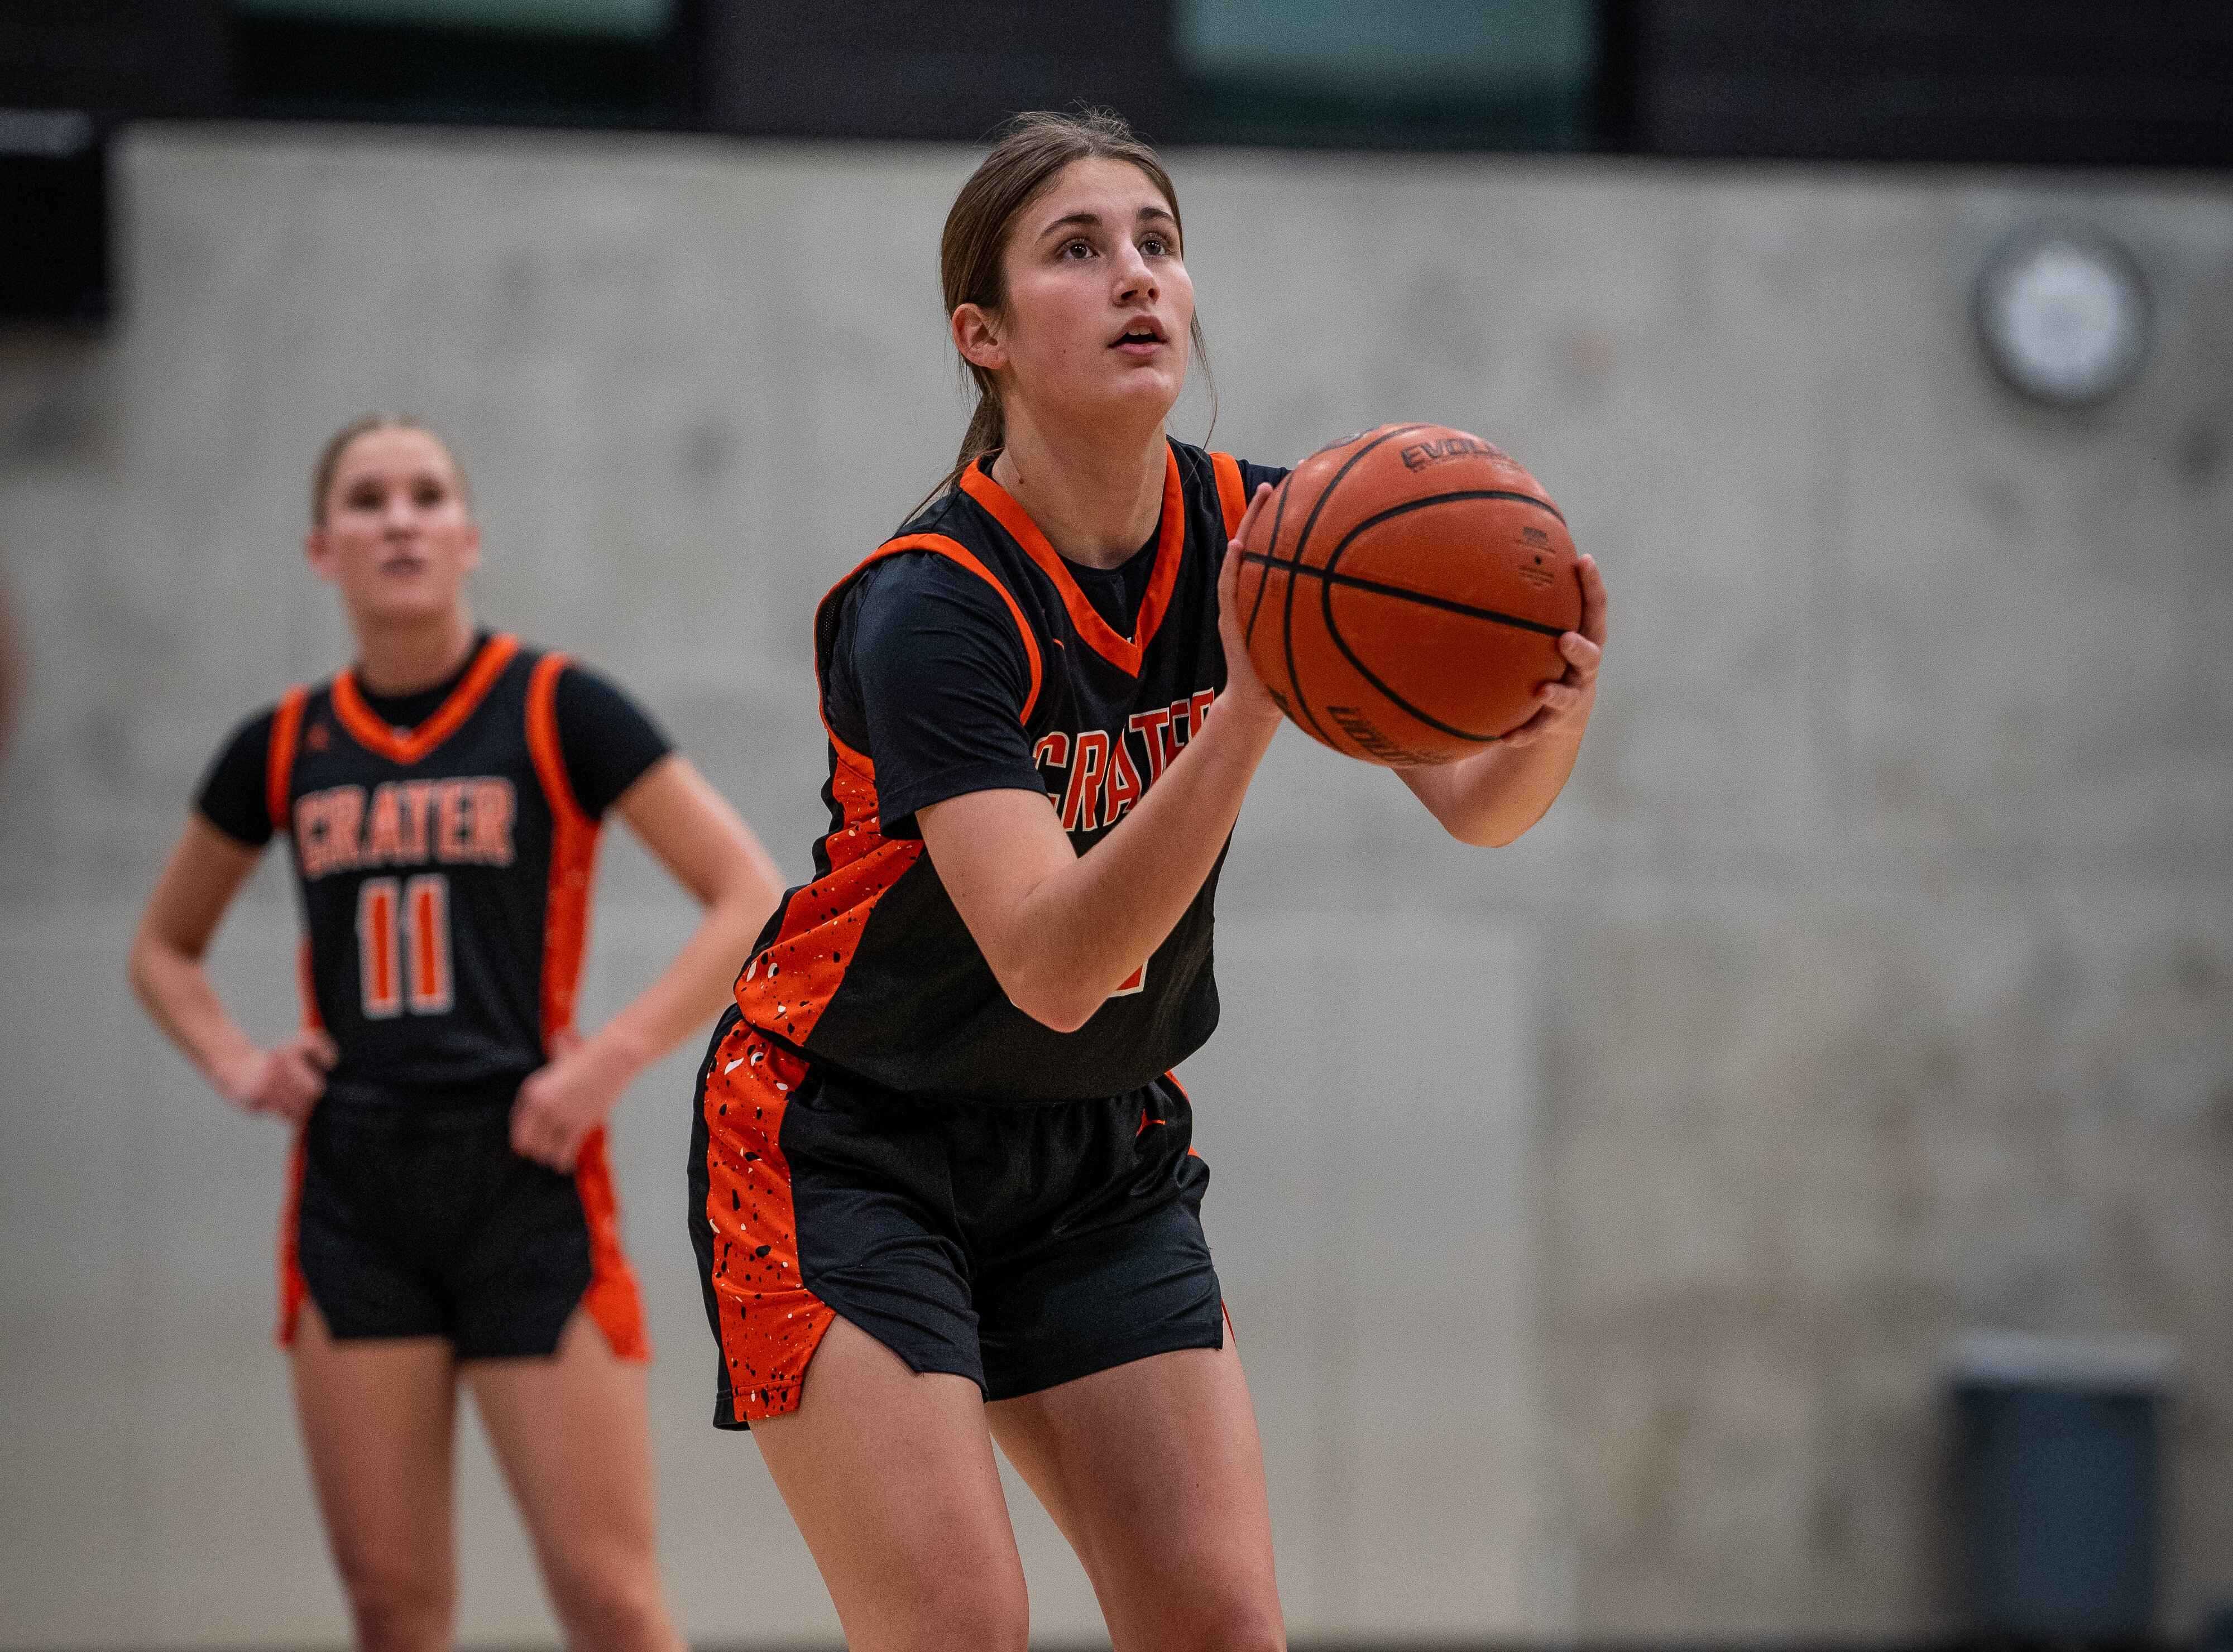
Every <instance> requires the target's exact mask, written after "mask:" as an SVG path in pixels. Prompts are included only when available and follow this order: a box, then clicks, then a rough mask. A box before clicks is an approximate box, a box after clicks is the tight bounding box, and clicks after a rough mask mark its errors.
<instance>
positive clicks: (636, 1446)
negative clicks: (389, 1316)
mask: <svg viewBox="0 0 2233 1652" xmlns="http://www.w3.org/2000/svg"><path fill="white" fill-rule="evenodd" d="M460 1369H462V1370H463V1372H464V1373H465V1381H466V1382H468V1383H470V1384H471V1385H472V1390H473V1399H474V1402H475V1403H477V1404H478V1405H479V1407H480V1411H481V1418H482V1421H484V1423H485V1424H486V1426H487V1428H488V1436H489V1446H490V1448H491V1449H492V1451H493V1452H494V1453H495V1454H496V1458H497V1461H498V1466H499V1467H502V1468H503V1470H504V1474H505V1480H506V1481H507V1482H508V1483H509V1484H510V1486H511V1491H512V1495H513V1496H514V1497H515V1498H517V1499H518V1502H519V1506H520V1512H521V1515H522V1516H523V1518H524V1519H525V1520H526V1522H527V1528H528V1531H529V1533H530V1534H531V1536H532V1537H533V1538H534V1539H535V1541H536V1545H537V1548H538V1549H541V1550H543V1551H544V1552H545V1553H546V1554H547V1555H548V1556H549V1557H550V1558H551V1559H553V1560H557V1559H559V1558H563V1557H566V1556H569V1555H575V1554H578V1553H583V1552H586V1551H598V1552H601V1553H609V1552H615V1551H617V1552H624V1553H627V1554H629V1555H632V1556H636V1557H639V1558H641V1559H642V1560H644V1561H645V1562H646V1563H647V1564H648V1562H649V1561H650V1560H651V1558H652V1555H653V1551H654V1542H655V1533H654V1526H655V1519H656V1514H655V1506H654V1493H653V1487H652V1472H651V1423H650V1417H649V1410H648V1389H647V1380H646V1368H645V1367H644V1365H643V1364H642V1363H641V1362H640V1361H630V1360H623V1359H622V1358H620V1357H619V1356H616V1355H615V1353H614V1352H613V1350H612V1346H611V1344H610V1343H609V1342H607V1341H606V1339H605V1337H604V1335H603V1333H602V1332H601V1331H600V1330H598V1328H597V1326H596V1322H595V1321H594V1320H592V1319H591V1318H590V1317H589V1314H588V1313H587V1312H585V1311H582V1310H579V1309H577V1310H576V1311H575V1313H574V1317H573V1318H572V1319H571V1320H570V1321H569V1322H568V1324H567V1326H566V1329H565V1330H564V1332H563V1334H562V1335H561V1336H560V1337H559V1339H558V1346H557V1350H556V1351H555V1352H554V1353H552V1354H550V1356H547V1357H544V1358H522V1359H476V1360H471V1361H468V1362H467V1363H465V1365H464V1366H462V1367H461V1368H460Z"/></svg>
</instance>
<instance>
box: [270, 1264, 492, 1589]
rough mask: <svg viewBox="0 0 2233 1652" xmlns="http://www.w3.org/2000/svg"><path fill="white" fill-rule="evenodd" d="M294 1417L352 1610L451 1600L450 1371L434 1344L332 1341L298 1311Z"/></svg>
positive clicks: (309, 1310)
mask: <svg viewBox="0 0 2233 1652" xmlns="http://www.w3.org/2000/svg"><path fill="white" fill-rule="evenodd" d="M293 1364H294V1379H295V1410H296V1416H297V1418H298V1419H299V1420H300V1422H301V1425H302V1430H303V1447H304V1448H305V1450H306V1452H307V1453H308V1454H309V1461H310V1478H311V1481H312V1483H313V1485H314V1486H315V1487H316V1491H317V1496H318V1506H319V1508H320V1509H321V1511H322V1512H323V1513H324V1515H325V1520H326V1531H327V1534H328V1536H329V1538H330V1539H331V1541H332V1545H333V1550H334V1557H335V1561H336V1562H337V1563H338V1564H339V1565H340V1567H341V1571H342V1581H343V1583H344V1584H346V1585H347V1586H348V1590H349V1594H350V1597H351V1599H352V1601H353V1602H354V1603H356V1604H357V1605H358V1606H359V1607H360V1609H361V1608H362V1607H364V1606H365V1605H367V1604H368V1603H371V1604H374V1605H377V1604H380V1603H383V1602H386V1603H395V1604H397V1605H398V1606H399V1609H403V1608H407V1607H409V1605H410V1604H411V1603H414V1602H415V1603H418V1605H419V1606H420V1607H423V1608H424V1609H426V1610H435V1609H436V1608H438V1607H439V1609H440V1610H442V1611H443V1612H444V1613H446V1610H447V1603H448V1600H449V1597H450V1596H451V1594H452V1579H453V1576H454V1562H453V1560H452V1541H451V1493H450V1485H451V1465H452V1454H453V1449H454V1446H453V1442H454V1439H455V1424H456V1410H457V1374H456V1368H455V1365H454V1364H453V1363H452V1359H451V1355H450V1347H449V1344H448V1343H446V1342H444V1341H443V1340H442V1339H441V1338H440V1337H368V1338H361V1339H356V1338H353V1339H349V1340H347V1341H339V1342H337V1341H335V1339H334V1337H333V1336H332V1335H331V1333H330V1332H329V1330H328V1329H327V1326H326V1322H325V1319H324V1317H322V1315H321V1314H320V1312H319V1311H318V1308H317V1305H316V1304H315V1303H306V1304H304V1305H303V1317H302V1319H301V1321H300V1323H299V1324H298V1325H297V1327H296V1336H295V1342H294V1362H293Z"/></svg>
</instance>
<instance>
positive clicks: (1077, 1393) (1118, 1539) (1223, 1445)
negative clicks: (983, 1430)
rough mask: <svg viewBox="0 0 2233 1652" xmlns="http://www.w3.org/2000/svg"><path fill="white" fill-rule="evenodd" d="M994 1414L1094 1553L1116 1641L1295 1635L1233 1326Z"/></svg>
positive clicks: (1013, 1451)
mask: <svg viewBox="0 0 2233 1652" xmlns="http://www.w3.org/2000/svg"><path fill="white" fill-rule="evenodd" d="M987 1414H988V1415H989V1417H990V1420H991V1422H992V1429H993V1437H994V1438H995V1439H997V1440H998V1441H999V1442H1000V1448H1001V1449H1002V1450H1003V1451H1005V1452H1006V1453H1007V1454H1008V1458H1009V1460H1010V1461H1012V1462H1013V1463H1014V1464H1015V1465H1016V1468H1017V1470H1018V1472H1019V1473H1021V1474H1022V1475H1023V1477H1024V1479H1025V1481H1026V1482H1027V1483H1028V1484H1029V1485H1030V1486H1031V1487H1032V1491H1033V1492H1034V1493H1037V1494H1038V1498H1039V1500H1040V1501H1041V1502H1043V1503H1044V1504H1045V1505H1046V1507H1047V1511H1048V1512H1049V1513H1051V1514H1052V1515H1053V1516H1054V1519H1055V1522H1056V1524H1057V1525H1059V1526H1060V1527H1061V1528H1062V1531H1063V1534H1064V1536H1065V1537H1066V1538H1069V1539H1070V1542H1071V1547H1072V1548H1074V1549H1076V1550H1077V1556H1078V1558H1079V1559H1080V1560H1081V1561H1082V1562H1083V1563H1084V1566H1085V1569H1086V1572H1087V1575H1088V1576H1089V1577H1091V1579H1092V1580H1093V1587H1094V1592H1095V1594H1096V1596H1097V1597H1098V1598H1099V1600H1100V1602H1101V1610H1102V1613H1103V1616H1105V1617H1106V1618H1107V1619H1108V1622H1109V1632H1110V1637H1111V1639H1112V1640H1113V1642H1114V1643H1115V1645H1116V1647H1117V1649H1118V1652H1131V1649H1141V1652H1145V1649H1149V1648H1154V1649H1185V1648H1191V1647H1204V1648H1207V1647H1216V1648H1219V1649H1221V1652H1239V1649H1256V1648H1273V1647H1279V1646H1283V1645H1284V1644H1285V1643H1286V1632H1285V1629H1284V1628H1283V1626H1282V1620H1281V1617H1280V1612H1279V1585H1278V1584H1277V1582H1276V1580H1275V1578H1274V1576H1273V1565H1272V1517H1271V1509H1270V1506H1269V1504H1268V1502H1267V1500H1266V1494H1265V1489H1264V1457H1263V1450H1262V1447H1261V1446H1260V1443H1259V1441H1258V1438H1257V1434H1256V1416H1255V1410H1254V1408H1253V1405H1252V1404H1251V1403H1250V1401H1249V1397H1248V1384H1247V1379H1246V1378H1245V1377H1244V1376H1242V1375H1241V1370H1240V1356H1239V1355H1238V1354H1237V1352H1236V1351H1235V1350H1234V1346H1233V1343H1232V1339H1231V1338H1230V1337H1227V1339H1226V1343H1225V1346H1224V1347H1222V1348H1217V1349H1208V1348H1196V1349H1181V1350H1175V1351H1174V1352H1171V1353H1167V1354H1156V1355H1153V1356H1149V1357H1148V1358H1146V1359H1139V1360H1134V1361H1132V1362H1131V1363H1129V1364H1124V1365H1118V1366H1115V1367H1112V1368H1110V1369H1108V1370H1104V1371H1097V1372H1096V1373H1094V1374H1093V1375H1092V1376H1084V1377H1080V1378H1078V1379H1077V1381H1075V1382H1064V1383H1062V1384H1060V1385H1059V1386H1058V1387H1055V1388H1051V1389H1042V1390H1040V1391H1039V1392H1038V1393H1036V1394H1027V1395H1022V1396H1021V1397H1019V1398H1017V1399H1012V1400H1002V1401H999V1402H997V1403H995V1404H993V1405H992V1406H990V1407H988V1408H987Z"/></svg>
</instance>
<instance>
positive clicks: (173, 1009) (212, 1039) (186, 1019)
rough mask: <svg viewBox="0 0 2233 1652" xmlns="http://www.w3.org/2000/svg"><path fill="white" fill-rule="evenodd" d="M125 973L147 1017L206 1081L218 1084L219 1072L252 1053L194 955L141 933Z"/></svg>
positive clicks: (254, 1049) (220, 1085)
mask: <svg viewBox="0 0 2233 1652" xmlns="http://www.w3.org/2000/svg"><path fill="white" fill-rule="evenodd" d="M129 973H130V976H131V979H132V990H133V993H134V994H135V995H136V996H137V997H138V998H139V999H140V1004H141V1005H143V1006H145V1008H146V1011H147V1014H148V1016H149V1017H150V1018H152V1019H153V1021H154V1023H155V1024H156V1025H157V1026H158V1027H159V1028H160V1029H161V1030H162V1032H163V1036H164V1037H167V1038H168V1039H169V1040H170V1041H171V1042H172V1043H173V1044H176V1045H177V1046H178V1048H179V1052H180V1053H181V1054H182V1055H184V1056H185V1057H186V1059H187V1060H189V1061H191V1062H192V1063H194V1065H195V1066H196V1067H198V1068H199V1069H200V1070H201V1073H202V1076H204V1077H205V1078H206V1079H208V1080H209V1082H210V1083H212V1085H215V1086H217V1087H218V1088H219V1089H223V1087H224V1086H223V1080H222V1077H221V1075H222V1074H223V1073H224V1072H225V1070H228V1069H229V1068H232V1067H237V1066H238V1064H239V1063H242V1062H244V1061H247V1060H252V1059H253V1058H254V1057H256V1055H257V1053H258V1052H257V1046H256V1041H255V1040H254V1039H252V1038H251V1037H249V1036H248V1034H247V1033H246V1032H244V1031H242V1029H241V1026H240V1024H239V1023H238V1022H237V1021H235V1020H234V1019H233V1018H232V1017H231V1015H229V1014H227V1013H226V1011H225V1004H224V1001H223V1000H222V999H220V998H218V995H217V989H216V988H215V987H214V986H212V985H210V979H209V974H208V972H206V971H205V970H204V969H203V968H202V965H201V960H200V959H198V958H193V957H190V956H188V955H187V954H186V953H182V952H180V951H179V950H178V949H177V948H176V947H174V946H168V945H166V943H165V942H163V941H161V940H157V939H156V938H154V937H153V936H151V935H147V934H146V933H142V934H141V935H140V936H139V937H138V938H137V939H136V940H134V941H133V944H132V959H131V965H130V968H129Z"/></svg>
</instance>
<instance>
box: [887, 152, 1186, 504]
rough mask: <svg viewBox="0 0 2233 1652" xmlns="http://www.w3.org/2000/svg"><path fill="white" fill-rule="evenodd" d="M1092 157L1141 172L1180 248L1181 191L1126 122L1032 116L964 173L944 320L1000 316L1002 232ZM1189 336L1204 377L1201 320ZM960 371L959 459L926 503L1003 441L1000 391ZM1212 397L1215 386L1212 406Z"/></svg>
mask: <svg viewBox="0 0 2233 1652" xmlns="http://www.w3.org/2000/svg"><path fill="white" fill-rule="evenodd" d="M1090 159H1103V160H1122V161H1127V162H1129V163H1130V164H1131V165H1132V166H1137V167H1138V168H1139V169H1140V170H1141V171H1142V172H1145V173H1146V174H1147V175H1148V179H1149V182H1151V183H1153V184H1154V185H1155V186H1156V189H1157V190H1159V191H1160V192H1162V197H1163V199H1164V200H1165V201H1166V202H1167V203H1169V206H1170V209H1171V218H1172V220H1173V222H1174V223H1175V224H1177V225H1178V232H1179V241H1180V244H1181V245H1182V246H1183V245H1184V244H1185V241H1186V225H1185V224H1184V223H1183V222H1182V221H1181V220H1180V218H1179V193H1178V191H1177V190H1176V189H1175V187H1173V185H1172V184H1171V175H1170V173H1169V172H1167V171H1165V170H1164V168H1163V163H1162V159H1160V158H1158V157H1157V155H1156V152H1155V151H1154V150H1153V149H1152V148H1150V147H1149V146H1148V145H1147V144H1145V143H1143V142H1142V141H1141V140H1140V139H1139V138H1138V136H1137V135H1136V134H1135V133H1134V132H1133V131H1132V128H1131V127H1130V126H1128V125H1126V124H1125V121H1124V118H1123V116H1122V115H1120V114H1115V113H1113V112H1112V111H1110V110H1107V109H1084V110H1081V111H1079V112H1078V113H1077V114H1057V113H1055V112H1053V111H1051V110H1046V109H1038V110H1034V111H1032V113H1030V114H1019V115H1018V116H1017V117H1016V118H1015V119H1014V120H1011V121H1009V122H1008V124H1007V126H1006V127H1005V128H1003V129H1002V132H1001V135H1000V139H999V142H997V143H995V144H994V145H993V148H992V152H991V153H989V154H987V155H986V157H985V159H983V160H982V161H980V162H979V163H978V166H977V170H976V171H975V172H972V173H970V175H969V181H968V182H967V183H966V184H964V185H962V186H961V192H960V194H958V195H956V196H955V197H954V206H953V209H952V210H951V211H948V212H947V215H946V232H945V234H944V235H943V236H941V237H940V239H939V244H938V273H939V282H940V285H941V287H942V288H943V289H944V291H945V295H946V313H947V315H953V314H954V311H955V310H957V309H960V308H961V306H962V305H964V304H975V305H977V306H978V307H979V308H980V309H986V310H991V311H995V312H997V311H998V310H999V308H1000V302H1001V301H1002V299H1004V298H1005V297H1006V296H1007V295H1006V288H1005V286H1004V285H1003V283H1002V282H1001V279H1000V262H1001V255H1002V254H1003V253H1005V252H1006V250H1007V246H1008V231H1010V229H1011V228H1012V226H1013V225H1014V224H1015V220H1016V215H1017V214H1018V213H1019V212H1021V211H1023V210H1024V208H1025V206H1026V205H1029V204H1030V202H1031V200H1032V197H1033V196H1035V195H1037V194H1038V192H1040V191H1041V190H1042V189H1045V187H1046V186H1047V185H1048V184H1050V183H1051V182H1052V181H1053V180H1054V179H1055V177H1056V175H1057V174H1058V173H1059V172H1061V171H1062V169H1063V168H1064V167H1065V166H1069V165H1070V164H1071V162H1072V161H1074V160H1090ZM1191 337H1192V339H1193V341H1194V352H1195V359H1196V360H1198V361H1201V365H1202V371H1203V373H1204V374H1205V375H1206V374H1208V370H1209V347H1208V343H1207V342H1206V341H1204V339H1203V338H1202V335H1201V318H1200V317H1199V316H1197V317H1196V318H1195V322H1194V327H1193V329H1192V333H1191ZM962 365H963V367H966V368H967V370H968V373H969V376H970V377H971V378H972V379H973V380H975V381H976V390H977V406H976V408H975V410H974V411H973V412H972V413H970V415H969V429H968V431H967V433H966V434H964V435H963V437H962V438H961V452H960V455H959V456H958V457H957V458H956V459H954V468H953V469H952V470H950V471H948V472H947V473H946V475H945V477H944V478H942V479H941V481H940V483H939V485H937V486H936V487H934V488H933V489H932V490H931V491H930V492H929V494H928V496H926V498H925V501H924V503H926V504H928V502H929V500H930V499H934V498H937V497H938V496H939V495H940V494H941V493H943V492H945V491H947V489H949V488H951V487H953V486H954V485H955V484H956V483H958V482H959V481H960V479H961V478H962V475H963V473H964V472H967V470H968V469H969V467H970V466H971V465H974V464H975V463H976V462H977V461H978V460H979V459H982V458H984V457H985V455H986V454H987V453H991V452H998V451H999V449H1000V448H1001V447H1002V446H1005V445H1006V441H1007V420H1006V417H1005V415H1004V414H1003V413H1002V410H1001V407H1000V387H999V383H998V382H997V381H996V380H994V379H993V375H992V374H989V373H987V372H986V370H985V369H984V368H982V367H979V366H978V365H977V364H976V363H975V362H973V361H964V362H963V363H962ZM1216 394H1217V392H1216V389H1215V387H1214V386H1213V387H1212V388H1211V391H1210V398H1211V403H1212V406H1213V408H1214V405H1215V401H1216ZM1213 417H1214V414H1213Z"/></svg>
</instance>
